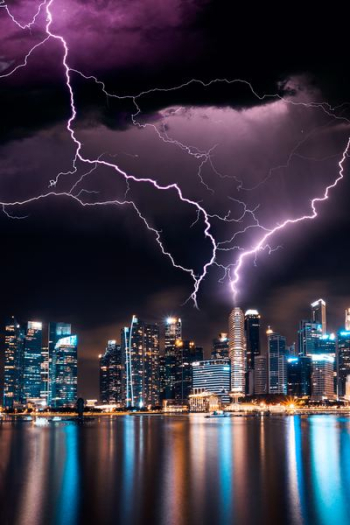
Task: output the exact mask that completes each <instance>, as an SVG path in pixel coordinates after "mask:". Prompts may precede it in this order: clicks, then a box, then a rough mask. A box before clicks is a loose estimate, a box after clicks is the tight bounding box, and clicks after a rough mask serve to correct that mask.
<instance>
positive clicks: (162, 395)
mask: <svg viewBox="0 0 350 525" xmlns="http://www.w3.org/2000/svg"><path fill="white" fill-rule="evenodd" d="M165 388H166V369H165V355H160V356H159V404H160V405H161V404H162V403H163V401H164V399H165Z"/></svg>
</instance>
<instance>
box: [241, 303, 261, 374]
mask: <svg viewBox="0 0 350 525" xmlns="http://www.w3.org/2000/svg"><path fill="white" fill-rule="evenodd" d="M244 328H245V338H246V344H247V369H248V370H254V359H255V357H256V356H258V355H260V315H259V312H258V311H257V310H247V311H246V313H245V314H244Z"/></svg>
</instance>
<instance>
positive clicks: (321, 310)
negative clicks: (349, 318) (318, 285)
mask: <svg viewBox="0 0 350 525" xmlns="http://www.w3.org/2000/svg"><path fill="white" fill-rule="evenodd" d="M311 314H312V322H313V323H316V324H319V325H321V330H322V333H323V334H325V333H326V331H327V322H326V303H325V301H324V300H323V299H318V301H314V302H313V303H311Z"/></svg>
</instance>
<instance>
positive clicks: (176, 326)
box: [164, 317, 182, 399]
mask: <svg viewBox="0 0 350 525" xmlns="http://www.w3.org/2000/svg"><path fill="white" fill-rule="evenodd" d="M181 340H182V322H181V319H180V318H179V317H168V318H167V319H166V322H165V337H164V350H165V371H166V373H165V375H166V378H165V382H166V385H165V397H166V399H175V383H176V375H177V373H178V372H177V370H176V365H177V361H178V360H177V357H176V356H177V347H176V341H181Z"/></svg>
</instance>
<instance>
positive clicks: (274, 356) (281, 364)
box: [267, 330, 287, 394]
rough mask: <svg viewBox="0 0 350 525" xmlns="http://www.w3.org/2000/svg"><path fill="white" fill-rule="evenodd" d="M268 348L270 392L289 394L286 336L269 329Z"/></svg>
mask: <svg viewBox="0 0 350 525" xmlns="http://www.w3.org/2000/svg"><path fill="white" fill-rule="evenodd" d="M267 350H268V371H269V381H268V384H269V394H287V363H286V338H285V337H284V336H282V335H280V334H275V333H273V332H272V330H269V331H268V334H267Z"/></svg>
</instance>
